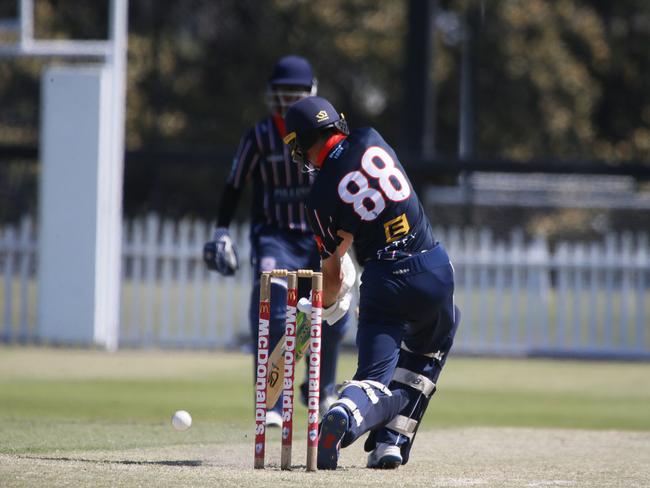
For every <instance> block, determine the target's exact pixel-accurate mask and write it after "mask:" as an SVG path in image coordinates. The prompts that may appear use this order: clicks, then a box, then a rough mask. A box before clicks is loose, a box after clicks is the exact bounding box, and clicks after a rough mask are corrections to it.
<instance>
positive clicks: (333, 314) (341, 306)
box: [298, 292, 352, 325]
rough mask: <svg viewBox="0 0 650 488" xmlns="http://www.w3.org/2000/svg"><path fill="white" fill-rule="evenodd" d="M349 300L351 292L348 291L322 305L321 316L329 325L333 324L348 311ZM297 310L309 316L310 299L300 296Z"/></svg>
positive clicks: (350, 300) (350, 299)
mask: <svg viewBox="0 0 650 488" xmlns="http://www.w3.org/2000/svg"><path fill="white" fill-rule="evenodd" d="M351 302H352V294H351V293H350V292H348V293H346V294H345V295H343V296H342V297H341V298H339V299H338V300H336V301H335V302H334V303H333V304H332V305H330V306H329V307H323V314H322V315H321V317H322V318H323V320H324V321H325V322H327V323H328V324H329V325H334V324H335V323H337V322H338V321H339V320H341V319H342V318H343V317H344V316H345V314H346V313H348V310H350V304H351ZM298 310H300V311H301V312H303V313H304V314H305V315H306V316H307V317H310V318H311V300H310V299H309V298H301V299H300V300H298Z"/></svg>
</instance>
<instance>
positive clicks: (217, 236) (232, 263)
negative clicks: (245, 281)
mask: <svg viewBox="0 0 650 488" xmlns="http://www.w3.org/2000/svg"><path fill="white" fill-rule="evenodd" d="M203 261H205V264H206V265H207V267H208V269H210V270H212V271H216V272H217V273H220V274H222V275H223V276H232V275H234V274H235V271H237V270H238V269H239V259H238V257H237V250H236V249H235V245H234V244H233V242H232V239H231V238H230V234H229V232H228V229H226V228H225V227H217V229H215V231H214V235H213V236H212V241H210V242H207V243H206V244H205V246H203Z"/></svg>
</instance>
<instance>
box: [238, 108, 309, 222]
mask: <svg viewBox="0 0 650 488" xmlns="http://www.w3.org/2000/svg"><path fill="white" fill-rule="evenodd" d="M283 133H284V121H283V120H282V119H280V118H277V119H274V118H273V117H272V116H268V117H266V118H265V119H263V120H261V121H260V122H258V123H257V124H256V125H255V126H254V127H252V128H250V129H249V130H248V131H246V133H245V134H244V136H243V137H242V139H241V141H240V143H239V148H238V149H237V153H236V154H235V157H234V160H233V163H232V168H231V170H230V175H229V176H228V181H227V183H229V184H230V185H232V186H233V187H234V188H236V189H241V188H242V187H243V186H244V185H246V183H247V182H249V181H252V182H253V205H252V209H251V214H252V215H251V217H252V221H253V223H266V224H268V225H272V226H275V227H277V228H280V229H289V230H296V231H300V232H303V233H311V230H310V228H309V222H308V221H307V216H306V214H305V207H304V200H305V198H306V197H307V195H308V194H309V189H310V184H311V182H310V176H309V175H308V174H306V173H304V172H303V171H302V168H301V167H300V166H299V165H298V164H296V163H294V162H293V161H291V157H290V155H289V150H288V147H287V146H286V145H285V144H284V143H283V142H282V137H283V135H284V134H283Z"/></svg>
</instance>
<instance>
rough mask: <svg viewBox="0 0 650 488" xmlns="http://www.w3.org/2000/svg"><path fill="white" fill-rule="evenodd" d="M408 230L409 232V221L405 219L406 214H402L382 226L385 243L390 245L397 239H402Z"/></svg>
mask: <svg viewBox="0 0 650 488" xmlns="http://www.w3.org/2000/svg"><path fill="white" fill-rule="evenodd" d="M409 230H411V227H410V226H409V221H408V220H407V218H406V214H402V215H400V216H398V217H395V218H394V219H392V220H389V221H388V222H386V223H385V224H384V232H385V233H386V242H388V243H390V242H393V241H395V240H397V239H399V238H400V237H404V236H405V235H406V234H408V233H409Z"/></svg>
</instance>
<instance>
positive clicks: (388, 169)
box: [284, 96, 460, 469]
mask: <svg viewBox="0 0 650 488" xmlns="http://www.w3.org/2000/svg"><path fill="white" fill-rule="evenodd" d="M286 125H287V135H286V136H285V138H284V141H285V143H286V144H288V145H289V147H290V149H291V154H292V158H293V160H294V161H296V162H298V163H300V164H301V165H302V164H306V165H308V166H309V167H312V168H314V169H315V170H316V171H317V176H316V179H315V180H314V183H313V185H312V187H311V191H310V193H309V196H308V197H307V201H306V207H307V214H308V217H309V220H310V224H311V227H312V229H313V231H314V234H315V236H316V240H317V242H318V247H319V251H320V255H321V259H322V270H323V310H324V312H323V313H324V314H325V310H328V311H329V312H328V313H333V311H334V310H336V308H337V307H339V304H342V301H341V300H340V298H339V297H340V294H339V293H340V287H341V282H342V279H341V270H340V266H341V265H340V257H341V256H343V255H344V253H345V252H346V251H347V250H348V248H349V247H350V246H352V247H353V248H354V251H355V253H356V257H357V259H358V261H359V264H361V265H362V266H363V274H362V276H361V289H360V295H361V296H360V304H359V307H360V315H359V323H358V331H357V340H356V342H357V347H358V355H359V357H358V363H357V371H356V373H355V375H354V378H353V380H352V381H347V382H345V383H344V384H343V386H342V388H341V389H340V390H339V391H340V396H339V399H338V400H337V401H336V402H335V403H334V404H333V405H332V406H331V407H330V409H329V411H328V412H327V413H326V414H325V415H324V416H323V420H322V424H321V431H320V436H319V442H318V469H336V467H337V463H338V458H339V449H340V448H341V447H346V446H349V445H350V444H352V443H353V442H354V441H355V440H356V439H358V438H359V437H360V436H361V435H363V434H364V433H366V432H368V431H370V435H369V436H368V440H367V441H366V445H365V448H366V451H369V452H370V455H369V457H368V467H370V468H383V469H395V468H397V467H399V466H400V465H402V464H406V463H407V462H408V459H409V453H410V450H411V448H412V446H413V441H414V439H415V434H416V433H417V430H418V426H419V424H420V420H421V419H422V416H423V415H424V412H425V411H426V409H427V405H428V403H429V400H430V398H431V396H432V395H433V394H434V392H435V390H436V383H437V382H438V377H439V375H440V372H441V371H442V368H443V366H444V364H445V361H446V359H447V355H448V354H449V350H450V349H451V346H452V342H453V339H454V335H455V333H456V329H457V327H458V323H459V320H460V316H459V312H458V309H457V308H456V307H455V306H454V300H453V293H454V270H453V267H452V264H451V262H450V260H449V256H448V255H447V252H446V251H445V249H444V248H443V246H442V245H441V244H440V243H439V242H436V240H435V239H434V236H433V233H432V230H431V225H430V223H429V220H428V218H427V217H426V215H425V213H424V211H423V208H422V205H421V204H420V201H419V199H418V197H417V195H416V194H415V192H414V191H413V187H412V185H411V183H410V181H409V179H408V178H407V176H406V173H405V172H404V168H403V167H402V165H401V164H400V162H399V160H398V158H397V155H396V154H395V151H393V149H392V148H391V147H390V146H389V145H388V144H387V143H386V141H384V139H383V138H382V137H381V135H379V133H377V131H375V130H374V129H372V128H361V129H356V130H354V131H352V132H351V133H349V131H348V127H347V123H346V121H345V120H344V118H343V116H342V115H339V113H338V112H337V111H336V110H335V109H334V107H333V106H332V105H331V104H330V103H329V102H328V101H327V100H325V99H324V98H320V97H315V96H314V97H308V98H304V99H302V100H300V101H298V102H296V103H295V104H294V105H292V106H291V107H290V109H289V111H288V112H287V116H286ZM323 330H327V328H326V327H324V328H323Z"/></svg>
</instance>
